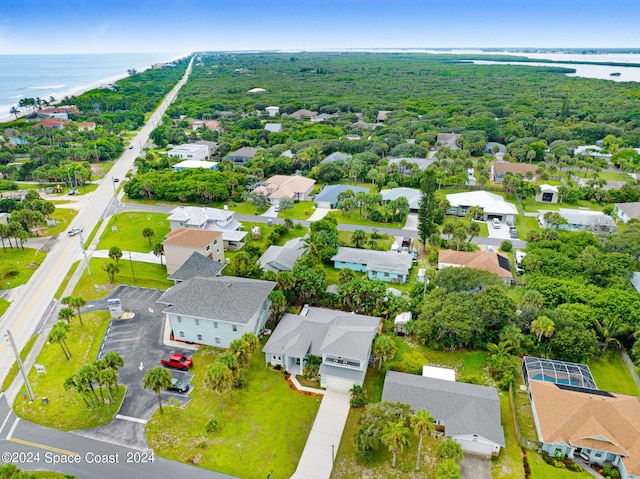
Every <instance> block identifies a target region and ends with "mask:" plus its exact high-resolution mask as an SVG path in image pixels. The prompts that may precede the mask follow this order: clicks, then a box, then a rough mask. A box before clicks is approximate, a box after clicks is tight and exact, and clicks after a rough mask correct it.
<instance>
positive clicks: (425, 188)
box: [418, 170, 439, 251]
mask: <svg viewBox="0 0 640 479" xmlns="http://www.w3.org/2000/svg"><path fill="white" fill-rule="evenodd" d="M437 187H438V184H437V181H436V175H435V172H434V171H433V170H426V171H425V172H424V176H423V177H422V182H421V183H420V192H421V195H420V202H419V204H418V237H419V238H420V240H421V241H422V249H423V251H424V248H425V245H426V244H427V238H429V236H431V235H432V234H433V233H435V232H437V231H438V223H437V222H436V217H437V211H436V210H437V209H438V208H439V202H438V200H437V198H436V189H437Z"/></svg>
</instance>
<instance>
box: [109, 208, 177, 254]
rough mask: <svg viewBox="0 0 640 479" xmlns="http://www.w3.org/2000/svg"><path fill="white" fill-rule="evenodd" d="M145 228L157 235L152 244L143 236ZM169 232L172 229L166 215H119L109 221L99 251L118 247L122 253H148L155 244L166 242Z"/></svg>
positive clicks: (128, 213)
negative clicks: (165, 238)
mask: <svg viewBox="0 0 640 479" xmlns="http://www.w3.org/2000/svg"><path fill="white" fill-rule="evenodd" d="M114 227H116V228H117V230H116V231H114V230H113V228H114ZM145 228H151V229H152V230H153V231H154V233H155V236H153V237H152V238H151V244H150V243H149V240H148V239H147V238H145V237H143V236H142V230H144V229H145ZM169 231H171V228H170V227H169V221H168V220H167V215H166V214H163V213H141V212H127V213H118V214H115V215H113V216H112V217H111V218H110V219H109V223H108V224H107V227H106V228H105V229H104V232H103V233H102V236H101V237H100V242H99V243H98V249H106V250H108V249H109V248H111V247H112V246H117V247H119V248H120V249H121V250H122V251H138V252H140V253H148V252H150V251H151V250H152V249H153V245H154V244H155V243H157V242H158V241H163V240H164V237H165V236H166V235H167V233H169Z"/></svg>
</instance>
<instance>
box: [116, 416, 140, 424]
mask: <svg viewBox="0 0 640 479" xmlns="http://www.w3.org/2000/svg"><path fill="white" fill-rule="evenodd" d="M116 419H122V420H123V421H131V422H137V423H139V424H147V420H146V419H138V418H137V417H131V416H123V415H122V414H116Z"/></svg>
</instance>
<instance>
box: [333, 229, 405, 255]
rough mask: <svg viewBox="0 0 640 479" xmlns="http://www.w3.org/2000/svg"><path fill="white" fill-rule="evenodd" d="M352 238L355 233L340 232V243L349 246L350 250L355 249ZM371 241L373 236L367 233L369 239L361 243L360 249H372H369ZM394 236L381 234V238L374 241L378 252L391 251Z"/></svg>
mask: <svg viewBox="0 0 640 479" xmlns="http://www.w3.org/2000/svg"><path fill="white" fill-rule="evenodd" d="M351 236H353V232H351V231H338V243H339V244H340V246H348V247H349V248H354V245H353V243H352V242H351ZM370 239H371V234H370V233H367V238H366V239H365V240H364V241H363V242H361V243H360V248H364V249H372V248H370V247H369V243H368V242H369V240H370ZM394 239H395V238H393V237H392V236H389V235H387V234H381V235H380V238H378V239H376V240H374V241H375V242H376V244H377V246H376V248H375V249H376V250H379V251H389V250H390V249H391V245H392V244H393V242H394Z"/></svg>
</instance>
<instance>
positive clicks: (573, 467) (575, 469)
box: [565, 461, 617, 477]
mask: <svg viewBox="0 0 640 479" xmlns="http://www.w3.org/2000/svg"><path fill="white" fill-rule="evenodd" d="M565 466H566V467H567V469H569V470H570V471H573V472H581V471H582V467H580V464H576V463H575V462H573V461H571V462H566V463H565ZM616 472H617V471H616ZM612 477H613V476H612Z"/></svg>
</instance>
